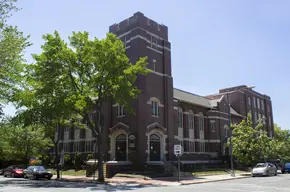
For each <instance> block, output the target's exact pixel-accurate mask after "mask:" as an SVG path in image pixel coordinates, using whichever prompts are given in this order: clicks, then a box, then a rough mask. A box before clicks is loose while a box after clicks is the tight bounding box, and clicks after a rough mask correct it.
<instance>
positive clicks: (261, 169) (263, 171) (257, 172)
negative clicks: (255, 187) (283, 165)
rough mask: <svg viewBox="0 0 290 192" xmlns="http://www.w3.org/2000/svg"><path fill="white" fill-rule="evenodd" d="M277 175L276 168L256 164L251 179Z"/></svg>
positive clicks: (270, 164) (267, 164) (272, 165)
mask: <svg viewBox="0 0 290 192" xmlns="http://www.w3.org/2000/svg"><path fill="white" fill-rule="evenodd" d="M270 175H275V176H276V175H277V168H276V166H275V165H274V164H272V163H258V164H257V165H256V166H255V167H254V168H253V170H252V177H255V176H270Z"/></svg>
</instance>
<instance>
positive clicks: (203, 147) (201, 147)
mask: <svg viewBox="0 0 290 192" xmlns="http://www.w3.org/2000/svg"><path fill="white" fill-rule="evenodd" d="M199 151H200V152H205V143H203V142H200V143H199Z"/></svg>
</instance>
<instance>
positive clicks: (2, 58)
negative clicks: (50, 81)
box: [0, 0, 30, 102]
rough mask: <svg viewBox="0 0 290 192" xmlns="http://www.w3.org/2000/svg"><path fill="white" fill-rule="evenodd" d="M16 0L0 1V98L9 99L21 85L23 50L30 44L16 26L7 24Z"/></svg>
mask: <svg viewBox="0 0 290 192" xmlns="http://www.w3.org/2000/svg"><path fill="white" fill-rule="evenodd" d="M15 3H16V0H2V1H0V47H1V49H0V100H1V101H2V102H3V100H2V99H5V101H7V100H8V101H9V98H10V96H11V95H12V94H13V91H14V90H17V89H19V88H20V87H21V83H22V82H23V81H22V75H23V72H24V71H23V70H24V64H23V63H24V59H23V53H24V50H25V49H26V48H27V47H28V46H29V45H30V44H29V42H28V38H29V37H28V36H24V35H23V33H22V32H20V31H19V30H18V29H17V27H16V26H11V25H8V24H7V22H6V21H7V19H8V18H9V17H10V16H11V12H12V11H17V10H18V9H17V8H16V6H15Z"/></svg>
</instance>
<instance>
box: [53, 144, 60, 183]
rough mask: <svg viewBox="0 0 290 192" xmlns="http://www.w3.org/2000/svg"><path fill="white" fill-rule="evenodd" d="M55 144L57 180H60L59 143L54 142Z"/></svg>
mask: <svg viewBox="0 0 290 192" xmlns="http://www.w3.org/2000/svg"><path fill="white" fill-rule="evenodd" d="M53 143H54V149H55V161H56V179H59V178H60V174H59V163H60V162H59V155H58V142H53Z"/></svg>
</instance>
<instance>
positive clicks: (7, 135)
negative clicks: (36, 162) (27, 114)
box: [0, 116, 49, 163]
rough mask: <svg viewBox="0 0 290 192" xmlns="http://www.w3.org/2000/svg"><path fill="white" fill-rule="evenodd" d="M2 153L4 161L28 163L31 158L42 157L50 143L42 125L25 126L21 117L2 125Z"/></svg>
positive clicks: (8, 119) (8, 120) (0, 125)
mask: <svg viewBox="0 0 290 192" xmlns="http://www.w3.org/2000/svg"><path fill="white" fill-rule="evenodd" d="M0 133H1V134H0V144H1V145H0V153H1V155H0V156H1V157H2V158H3V159H2V160H8V161H9V160H13V161H21V162H23V163H28V159H29V158H30V157H40V156H41V155H42V154H44V153H45V152H46V149H48V146H49V142H48V140H47V139H46V137H45V136H44V132H43V128H42V127H41V126H40V125H37V124H33V125H29V126H25V125H24V121H23V119H22V118H21V117H19V116H17V117H14V118H6V119H5V120H3V121H2V122H1V124H0Z"/></svg>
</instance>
